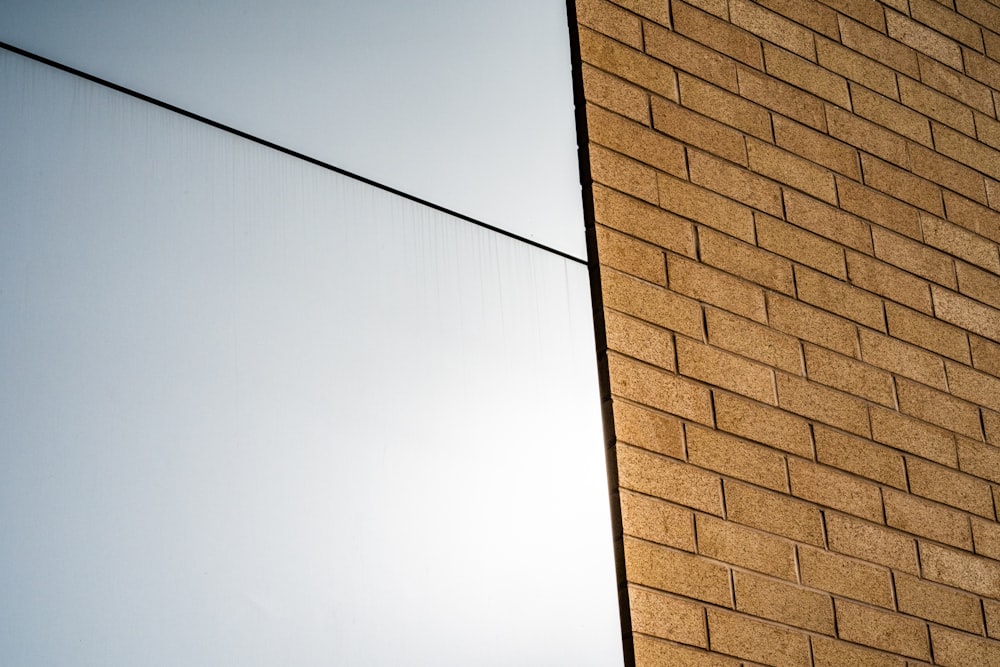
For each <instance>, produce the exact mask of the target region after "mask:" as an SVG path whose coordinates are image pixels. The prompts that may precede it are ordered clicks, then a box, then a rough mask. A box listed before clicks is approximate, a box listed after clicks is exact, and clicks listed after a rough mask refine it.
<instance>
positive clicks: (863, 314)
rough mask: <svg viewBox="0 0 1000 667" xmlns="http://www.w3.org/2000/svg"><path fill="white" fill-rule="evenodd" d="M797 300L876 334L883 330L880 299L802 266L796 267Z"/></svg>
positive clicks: (882, 311)
mask: <svg viewBox="0 0 1000 667" xmlns="http://www.w3.org/2000/svg"><path fill="white" fill-rule="evenodd" d="M795 284H796V287H797V291H798V295H799V298H800V299H802V300H803V301H805V302H806V303H809V304H812V305H814V306H817V307H819V308H823V309H824V310H828V311H830V312H833V313H836V314H837V315H840V316H841V317H846V318H847V319H849V320H854V321H855V322H857V323H859V324H863V325H865V326H867V327H870V328H872V329H877V330H878V331H885V330H886V324H885V312H884V310H883V308H882V300H881V299H879V298H878V297H877V296H874V295H872V294H869V293H868V292H865V291H863V290H860V289H858V288H857V287H852V286H851V285H848V284H847V283H845V282H841V281H839V280H834V279H833V278H829V277H827V276H825V275H823V274H821V273H817V272H816V271H811V270H809V269H806V268H804V267H801V266H796V267H795Z"/></svg>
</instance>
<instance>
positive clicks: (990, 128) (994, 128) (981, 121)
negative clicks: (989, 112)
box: [972, 113, 1000, 149]
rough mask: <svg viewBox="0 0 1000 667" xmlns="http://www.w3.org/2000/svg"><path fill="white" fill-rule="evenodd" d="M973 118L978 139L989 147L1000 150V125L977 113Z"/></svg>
mask: <svg viewBox="0 0 1000 667" xmlns="http://www.w3.org/2000/svg"><path fill="white" fill-rule="evenodd" d="M972 116H973V119H974V120H975V122H976V139H978V140H979V141H981V142H982V143H984V144H986V145H987V146H992V147H993V148H998V149H1000V123H998V122H997V121H995V120H993V119H992V118H990V117H988V116H984V115H983V114H979V113H975V114H972Z"/></svg>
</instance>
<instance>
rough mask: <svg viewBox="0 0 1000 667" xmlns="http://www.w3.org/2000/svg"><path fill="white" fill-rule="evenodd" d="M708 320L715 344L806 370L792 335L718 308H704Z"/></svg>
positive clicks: (793, 370) (779, 365)
mask: <svg viewBox="0 0 1000 667" xmlns="http://www.w3.org/2000/svg"><path fill="white" fill-rule="evenodd" d="M705 324H706V327H707V330H708V342H709V343H710V344H712V345H715V346H716V347H721V348H723V349H726V350H729V351H730V352H735V353H736V354H740V355H742V356H744V357H749V358H751V359H756V360H757V361H760V362H762V363H765V364H767V365H769V366H774V367H776V368H780V369H782V370H785V371H788V372H790V373H798V374H801V373H802V372H803V371H802V348H801V346H800V344H799V341H798V340H797V339H795V338H793V337H792V336H788V335H785V334H783V333H780V332H778V331H775V330H774V329H771V328H769V327H766V326H764V325H761V324H758V323H756V322H753V321H750V320H745V319H743V318H740V317H737V316H735V315H732V314H730V313H727V312H726V311H723V310H717V309H715V308H706V309H705ZM943 377H944V370H943V369H942V378H943Z"/></svg>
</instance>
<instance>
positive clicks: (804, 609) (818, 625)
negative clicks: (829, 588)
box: [733, 571, 834, 635]
mask: <svg viewBox="0 0 1000 667" xmlns="http://www.w3.org/2000/svg"><path fill="white" fill-rule="evenodd" d="M733 586H734V591H735V594H736V609H737V611H741V612H743V613H746V614H751V615H753V616H758V617H761V618H766V619H769V620H772V621H778V622H779V623H784V624H785V625H793V626H795V627H799V628H804V629H806V630H812V631H814V632H822V633H824V634H827V635H832V634H833V633H834V627H833V601H832V600H831V599H830V596H829V595H824V594H822V593H818V592H816V591H811V590H809V589H807V588H802V587H800V586H795V585H792V584H788V583H785V582H782V581H779V580H777V579H771V578H769V577H762V576H760V575H756V574H750V573H749V572H739V571H737V572H734V573H733Z"/></svg>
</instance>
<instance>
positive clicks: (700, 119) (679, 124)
mask: <svg viewBox="0 0 1000 667" xmlns="http://www.w3.org/2000/svg"><path fill="white" fill-rule="evenodd" d="M653 127H655V128H656V129H657V130H659V131H660V132H663V133H664V134H668V135H670V136H672V137H674V138H676V139H679V140H680V141H683V142H684V143H686V144H690V145H692V146H697V147H698V148H701V149H703V150H706V151H708V152H710V153H714V154H715V155H718V156H720V157H724V158H726V159H727V160H731V161H733V162H737V163H739V164H743V165H745V164H746V163H747V152H746V145H745V142H744V140H743V135H742V134H741V133H740V132H738V131H737V130H734V129H732V128H731V127H728V126H726V125H723V124H722V123H720V122H718V121H715V120H712V119H711V118H706V117H705V116H702V115H700V114H697V113H695V112H693V111H689V110H687V109H685V108H684V107H682V106H680V105H678V104H674V103H673V102H670V101H668V100H664V99H663V98H660V97H654V98H653Z"/></svg>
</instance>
